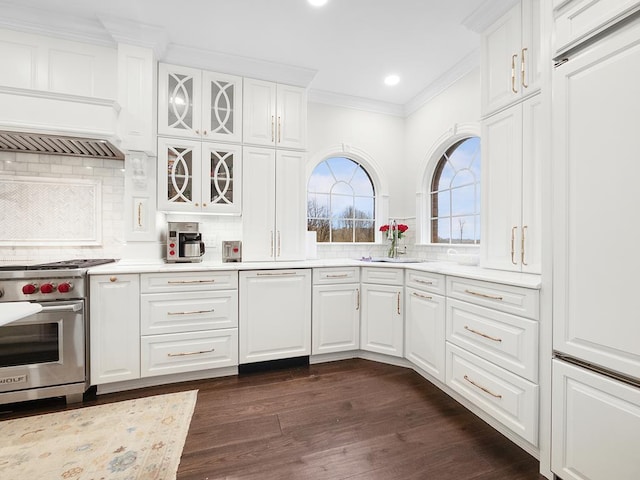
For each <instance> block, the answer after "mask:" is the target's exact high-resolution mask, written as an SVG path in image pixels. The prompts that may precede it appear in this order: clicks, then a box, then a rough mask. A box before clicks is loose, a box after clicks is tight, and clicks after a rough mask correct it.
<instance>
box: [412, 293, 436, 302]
mask: <svg viewBox="0 0 640 480" xmlns="http://www.w3.org/2000/svg"><path fill="white" fill-rule="evenodd" d="M412 295H413V296H414V297H419V298H426V299H427V300H433V297H430V296H428V295H422V294H420V293H417V292H413V293H412Z"/></svg>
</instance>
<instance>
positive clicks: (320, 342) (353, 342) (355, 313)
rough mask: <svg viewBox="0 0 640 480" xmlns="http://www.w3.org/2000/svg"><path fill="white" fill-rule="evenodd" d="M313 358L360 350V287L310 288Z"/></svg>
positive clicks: (333, 286) (322, 286)
mask: <svg viewBox="0 0 640 480" xmlns="http://www.w3.org/2000/svg"><path fill="white" fill-rule="evenodd" d="M312 326H313V334H312V350H311V353H313V354H314V355H317V354H322V353H332V352H344V351H349V350H357V349H358V348H360V286H359V285H349V284H347V285H318V286H315V287H313V317H312Z"/></svg>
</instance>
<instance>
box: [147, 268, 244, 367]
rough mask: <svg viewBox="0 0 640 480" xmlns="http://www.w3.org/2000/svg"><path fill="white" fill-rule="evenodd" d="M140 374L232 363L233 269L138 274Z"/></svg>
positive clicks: (234, 348) (235, 319)
mask: <svg viewBox="0 0 640 480" xmlns="http://www.w3.org/2000/svg"><path fill="white" fill-rule="evenodd" d="M141 284H142V289H141V291H142V294H141V295H140V321H139V323H140V334H141V335H142V336H141V337H140V356H141V360H140V364H141V376H142V377H152V376H158V375H168V374H173V373H187V372H194V371H198V370H208V369H212V368H221V367H232V366H235V365H238V273H237V272H224V271H223V272H175V273H170V274H167V273H149V274H142V276H141Z"/></svg>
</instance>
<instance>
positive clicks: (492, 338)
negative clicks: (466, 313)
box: [464, 325, 502, 342]
mask: <svg viewBox="0 0 640 480" xmlns="http://www.w3.org/2000/svg"><path fill="white" fill-rule="evenodd" d="M464 329H465V330H467V331H469V332H471V333H474V334H476V335H479V336H481V337H484V338H488V339H489V340H493V341H494V342H502V339H501V338H498V337H492V336H491V335H487V334H486V333H482V332H479V331H478V330H474V329H473V328H471V327H469V325H465V326H464Z"/></svg>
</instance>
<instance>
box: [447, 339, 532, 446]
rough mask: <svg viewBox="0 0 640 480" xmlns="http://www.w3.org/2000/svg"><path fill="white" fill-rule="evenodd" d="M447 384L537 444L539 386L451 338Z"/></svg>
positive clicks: (527, 439)
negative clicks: (468, 349)
mask: <svg viewBox="0 0 640 480" xmlns="http://www.w3.org/2000/svg"><path fill="white" fill-rule="evenodd" d="M446 348H447V376H446V378H447V385H448V386H450V387H451V388H453V389H454V390H455V391H456V392H458V393H459V394H460V395H462V396H463V397H465V398H466V399H467V400H469V401H471V402H473V404H474V405H476V406H477V407H479V408H481V409H482V410H484V411H485V412H487V413H488V414H489V415H491V416H493V417H494V418H495V419H496V420H498V421H500V422H501V423H502V424H504V425H505V426H506V427H508V428H509V429H511V430H512V431H513V432H515V433H517V434H518V435H520V436H521V437H522V438H524V439H525V440H526V441H528V442H529V443H531V444H532V445H534V446H537V445H538V386H537V385H535V384H533V383H531V382H529V381H527V380H525V379H523V378H521V377H519V376H517V375H514V374H513V373H510V372H507V371H506V370H504V369H502V368H500V367H497V366H496V365H494V364H492V363H490V362H487V361H486V360H483V359H481V358H480V357H477V356H475V355H473V354H472V353H469V352H467V351H465V350H463V349H461V348H458V347H456V346H455V345H452V344H450V343H449V342H447V346H446Z"/></svg>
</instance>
